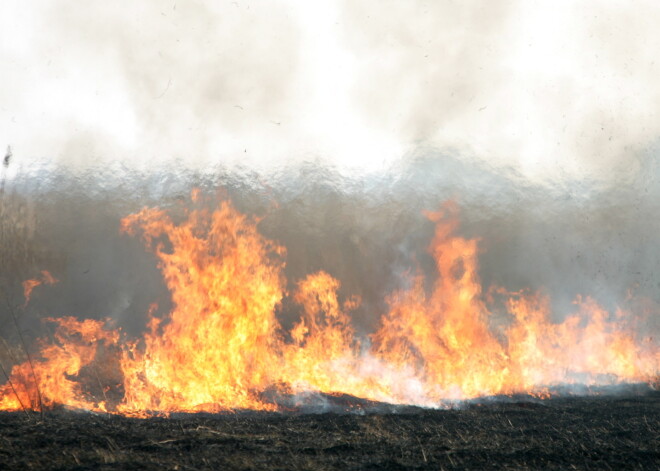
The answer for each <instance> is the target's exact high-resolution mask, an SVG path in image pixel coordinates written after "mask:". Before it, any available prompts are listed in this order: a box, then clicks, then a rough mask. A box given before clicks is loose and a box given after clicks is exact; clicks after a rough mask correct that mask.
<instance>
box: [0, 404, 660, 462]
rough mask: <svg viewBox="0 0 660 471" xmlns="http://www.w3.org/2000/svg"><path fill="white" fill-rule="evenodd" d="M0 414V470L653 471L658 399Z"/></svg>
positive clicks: (659, 433)
mask: <svg viewBox="0 0 660 471" xmlns="http://www.w3.org/2000/svg"><path fill="white" fill-rule="evenodd" d="M377 410H378V408H375V407H374V408H372V409H369V411H368V412H364V411H363V413H362V414H359V413H351V414H337V413H322V414H310V413H295V412H294V413H286V414H282V413H256V412H240V413H232V414H216V415H209V414H197V415H181V416H176V417H171V418H149V419H131V418H125V417H116V416H105V415H94V414H89V413H76V412H72V411H62V410H60V411H51V412H49V413H46V414H45V415H44V416H43V417H40V416H39V415H38V414H33V415H31V416H28V415H27V414H25V413H22V412H18V413H16V412H14V413H1V414H0V469H11V470H22V469H38V470H60V469H72V470H97V469H100V470H110V469H113V470H114V469H135V470H164V469H171V470H175V469H176V470H193V469H267V470H275V469H278V470H296V469H341V470H350V469H364V470H399V469H479V470H482V469H598V470H607V469H616V470H619V469H660V393H658V392H650V393H646V394H643V395H638V396H628V397H612V396H610V397H573V398H556V399H550V400H545V401H538V400H532V399H529V398H528V399H520V400H517V399H498V400H490V401H481V402H475V403H472V404H469V405H465V406H464V407H462V408H460V409H453V410H424V409H417V408H401V409H393V408H391V407H390V408H388V409H386V411H385V412H383V411H381V412H380V413H379V412H374V411H377Z"/></svg>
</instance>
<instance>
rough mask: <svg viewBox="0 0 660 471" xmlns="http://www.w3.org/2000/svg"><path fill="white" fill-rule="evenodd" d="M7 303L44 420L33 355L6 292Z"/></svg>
mask: <svg viewBox="0 0 660 471" xmlns="http://www.w3.org/2000/svg"><path fill="white" fill-rule="evenodd" d="M5 302H6V303H7V308H8V309H9V314H10V315H11V318H12V320H13V321H14V326H15V327H16V332H17V333H18V338H19V340H20V341H21V345H22V346H23V350H24V351H25V356H26V358H27V361H28V365H29V366H30V372H31V373H32V378H33V379H34V387H35V389H36V390H37V402H38V404H39V413H40V415H41V418H42V419H43V417H44V404H43V401H42V399H41V389H40V388H39V380H38V379H37V374H36V373H35V371H34V363H33V362H32V355H30V350H29V349H28V347H27V343H26V342H25V338H24V337H23V333H22V332H21V328H20V326H19V325H18V318H17V317H16V313H15V312H14V308H13V307H12V305H11V303H10V302H9V298H8V297H7V293H6V292H5Z"/></svg>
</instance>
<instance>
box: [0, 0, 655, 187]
mask: <svg viewBox="0 0 660 471" xmlns="http://www.w3.org/2000/svg"><path fill="white" fill-rule="evenodd" d="M0 8H1V10H0V14H2V17H3V18H5V22H4V24H3V28H2V32H1V33H0V34H2V41H1V43H2V46H0V57H1V58H2V63H3V64H4V70H5V74H4V75H3V76H4V80H3V87H2V90H0V99H1V101H2V103H3V106H2V109H0V130H1V131H0V142H3V143H5V145H7V144H8V145H12V147H13V148H14V150H15V154H16V158H17V159H23V161H34V160H35V159H37V158H42V157H44V156H47V157H48V158H50V159H57V160H58V161H59V162H61V163H64V164H65V165H67V166H69V168H72V169H74V168H77V169H80V168H88V167H90V166H93V165H95V164H98V163H99V162H105V163H107V162H111V161H114V160H116V159H119V160H121V161H123V162H125V163H127V164H129V165H130V166H131V167H132V168H138V169H151V170H153V168H154V165H157V166H171V165H182V166H185V167H188V168H194V169H198V170H199V169H204V168H208V167H209V166H215V165H217V164H219V163H221V164H222V165H234V164H238V163H240V164H242V165H244V166H248V167H250V168H257V169H262V170H265V169H269V170H273V169H275V168H279V167H281V166H282V165H286V164H289V163H291V162H301V161H308V160H310V158H311V160H314V159H317V158H319V159H321V160H322V161H324V162H326V163H330V164H332V165H337V166H338V167H339V168H340V169H341V170H342V172H344V173H350V172H355V171H360V172H365V171H373V170H381V171H382V170H384V169H386V168H388V166H389V165H391V164H392V163H394V162H396V161H397V160H398V159H401V158H405V156H406V155H407V154H409V153H410V152H413V153H415V152H417V149H418V148H419V146H420V145H423V146H425V147H432V148H434V149H436V150H437V151H440V152H443V153H446V152H450V151H451V152H454V153H456V154H459V155H462V156H467V157H470V158H474V159H476V160H478V161H480V162H482V163H483V164H488V165H490V166H493V167H495V168H498V169H499V171H503V172H507V171H509V169H511V168H513V169H515V170H516V171H517V172H519V173H520V174H521V175H522V176H523V177H524V178H526V179H528V180H530V181H532V182H535V183H536V184H538V183H542V182H544V183H548V182H557V181H564V180H566V179H585V178H587V179H597V180H601V181H604V182H606V183H608V184H613V183H614V182H617V181H621V179H622V178H625V179H626V181H627V182H628V181H630V180H631V179H633V178H634V177H635V175H637V173H638V172H640V171H641V166H642V165H640V163H639V162H638V159H639V155H640V153H643V152H644V151H645V150H646V149H647V148H648V146H649V145H652V144H653V142H654V141H655V139H656V136H657V135H658V133H659V131H660V129H659V128H658V126H659V125H658V124H657V123H658V122H660V120H658V119H657V111H656V110H657V109H658V105H659V104H660V92H659V90H660V89H659V88H658V85H657V80H656V77H657V76H658V69H657V68H658V65H657V64H656V61H655V57H654V52H653V51H655V50H657V48H658V46H660V44H659V43H660V33H658V30H657V28H656V27H655V26H656V25H657V23H658V20H659V19H660V7H658V5H657V4H656V3H654V2H642V3H636V4H635V5H629V4H627V3H621V2H604V3H603V2H601V3H599V4H597V5H594V4H593V3H591V2H549V1H535V2H522V1H498V2H488V4H487V5H485V4H483V2H449V1H441V2H429V1H422V0H419V1H413V2H395V1H388V2H376V1H372V0H365V1H361V2H340V1H336V2H329V3H328V2H324V4H323V5H322V6H320V5H306V4H304V3H301V2H296V1H293V0H281V1H276V2H267V3H264V2H249V1H245V0H241V1H235V2H234V1H223V2H211V1H174V0H173V1H171V2H165V3H164V2H156V1H146V2H140V3H139V4H135V5H133V4H130V5H129V4H114V3H113V4H109V3H108V2H101V1H90V2H84V3H83V4H81V3H80V2H73V1H68V0H65V1H61V0H59V1H53V0H40V1H37V2H29V3H28V2H20V1H15V0H8V1H5V2H3V4H2V6H1V7H0Z"/></svg>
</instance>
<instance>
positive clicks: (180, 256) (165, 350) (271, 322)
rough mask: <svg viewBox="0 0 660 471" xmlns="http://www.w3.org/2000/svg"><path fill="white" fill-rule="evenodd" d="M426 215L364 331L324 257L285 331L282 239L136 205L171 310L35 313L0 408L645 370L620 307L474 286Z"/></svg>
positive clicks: (402, 391)
mask: <svg viewBox="0 0 660 471" xmlns="http://www.w3.org/2000/svg"><path fill="white" fill-rule="evenodd" d="M193 199H194V200H195V201H198V200H199V195H198V194H194V195H193ZM427 216H428V218H429V219H430V220H431V221H432V222H433V223H435V226H436V231H435V236H434V238H433V240H432V242H431V244H430V247H429V252H430V254H431V255H432V256H433V258H434V260H435V263H436V268H437V278H436V279H435V281H434V282H433V284H432V285H430V286H429V285H428V282H427V280H425V279H424V277H423V276H422V275H421V274H417V275H414V276H411V279H410V287H409V288H408V289H404V290H400V291H397V292H394V293H391V294H390V295H389V296H388V299H387V301H388V304H389V310H388V312H386V313H385V314H384V315H383V316H382V318H381V320H380V323H379V326H378V329H377V330H376V332H374V333H373V334H371V335H370V336H367V337H360V336H358V335H357V334H356V331H355V329H354V327H353V326H352V322H351V312H352V311H354V310H355V309H356V308H358V307H359V306H360V299H359V298H358V297H348V299H344V300H342V299H340V297H339V294H338V293H339V288H340V281H339V280H337V279H335V278H333V277H332V276H331V275H330V274H328V273H326V272H324V271H321V272H318V273H314V274H310V275H308V276H307V277H306V278H304V279H303V280H299V281H297V283H296V285H295V289H294V291H293V293H292V294H291V299H292V300H293V301H294V302H295V303H297V304H299V305H300V306H301V310H302V316H301V318H300V320H299V321H298V322H296V323H295V324H294V326H293V327H292V329H291V330H290V331H288V332H285V331H284V329H283V327H282V325H281V324H280V322H279V320H278V317H277V314H278V312H279V311H280V310H281V306H282V300H283V299H284V298H285V297H286V296H289V293H287V284H286V280H285V278H284V275H283V273H284V266H285V257H286V250H285V248H284V247H282V246H280V245H278V244H277V243H275V242H273V241H270V240H268V239H266V238H265V237H263V236H262V235H261V234H260V233H259V231H258V230H257V225H258V221H257V220H254V219H251V218H249V217H247V216H245V215H243V214H241V213H239V212H238V211H237V210H236V209H234V208H233V206H232V205H231V204H230V203H229V202H223V203H221V204H220V206H219V207H218V208H217V209H216V210H215V211H209V210H207V209H199V208H197V209H193V210H191V211H190V212H189V213H188V214H187V217H186V218H185V220H183V221H180V222H177V221H175V220H174V219H173V217H172V216H171V215H169V214H168V213H167V212H166V211H163V210H160V209H155V208H151V209H149V208H146V209H143V210H142V211H140V212H139V213H137V214H133V215H130V216H128V217H126V218H125V219H124V220H123V221H122V223H121V229H122V231H123V232H125V233H127V234H130V235H134V236H140V237H141V239H142V240H143V242H144V244H145V245H146V247H147V248H148V249H149V250H151V251H153V253H154V254H155V256H156V258H157V260H158V266H159V268H160V270H161V272H162V274H163V278H164V281H165V283H166V285H167V287H168V289H169V291H170V293H171V297H172V305H173V308H172V310H171V312H170V313H169V314H168V315H167V316H164V317H162V318H161V317H156V316H155V315H154V314H153V312H151V313H149V322H148V325H147V328H148V329H147V333H146V334H145V335H144V336H143V337H142V338H139V339H129V338H126V336H125V335H123V334H122V333H121V332H120V331H119V330H118V329H111V328H109V327H108V325H107V323H106V322H103V321H94V320H85V321H79V320H76V319H75V318H72V317H65V318H61V319H48V320H47V321H48V322H52V323H54V324H55V325H56V326H57V328H56V330H55V333H54V339H53V341H52V342H46V341H45V340H42V341H41V343H40V353H39V355H38V357H35V358H33V359H31V360H29V361H26V362H23V363H19V364H17V365H15V366H14V368H13V369H12V370H11V373H10V375H9V380H8V382H7V384H5V385H4V386H2V388H1V389H0V409H5V410H18V409H22V408H30V409H38V408H44V407H46V408H47V407H53V406H55V405H58V404H63V405H67V406H71V407H76V408H83V409H89V410H96V411H106V410H107V411H110V412H114V413H120V414H126V415H137V416H144V415H149V414H169V413H171V412H175V411H188V412H192V411H219V410H234V409H259V410H276V409H278V408H279V407H280V406H279V403H278V400H279V399H280V398H282V397H283V396H285V395H289V396H290V395H295V394H298V393H304V392H308V391H320V392H325V393H328V394H349V395H352V396H356V397H361V398H364V399H369V400H377V401H386V402H391V403H406V404H421V405H427V406H438V405H441V404H442V403H443V401H446V400H456V399H466V398H473V397H478V396H483V395H492V394H512V393H517V392H527V393H532V394H538V395H543V394H546V392H547V388H548V387H552V386H555V385H560V384H567V383H580V384H586V385H596V384H614V383H619V382H649V383H653V382H654V381H657V377H658V371H659V366H660V352H659V349H658V345H657V342H655V341H654V340H653V339H651V338H648V337H647V338H644V337H640V336H639V335H638V334H636V332H638V330H639V329H636V328H635V327H636V326H635V325H634V323H633V319H636V318H635V317H633V316H632V315H631V313H629V312H626V311H624V310H618V311H617V312H615V313H613V314H612V313H608V312H606V311H605V310H604V309H603V308H602V307H600V306H599V305H598V304H597V303H596V302H595V301H594V300H592V299H590V298H584V299H578V300H577V302H576V304H577V312H576V313H575V314H573V315H570V316H568V317H567V318H566V319H565V320H564V321H563V322H561V323H554V322H551V320H550V309H549V302H548V300H547V299H545V298H544V297H543V296H542V295H540V294H535V293H527V292H518V293H509V292H507V291H506V290H504V289H503V288H491V290H489V291H488V292H487V293H485V294H484V292H483V289H482V286H481V283H480V280H479V276H478V252H479V247H478V241H477V240H474V239H466V238H463V237H460V236H458V235H457V234H456V232H457V227H458V210H457V208H456V205H455V204H452V203H448V204H446V205H445V206H444V207H443V208H442V210H441V211H439V212H437V213H428V215H427ZM46 273H47V272H44V273H43V279H42V280H37V281H34V280H32V282H26V284H25V285H24V286H25V297H26V303H27V299H29V296H30V293H31V291H32V289H34V288H35V287H36V286H38V284H41V283H42V282H46V283H49V282H51V281H50V280H54V278H52V276H50V275H48V276H46ZM53 282H54V281H53ZM494 295H497V296H499V297H501V298H503V299H504V302H503V305H504V306H505V308H506V316H507V321H506V322H505V324H503V325H502V324H501V323H500V324H498V322H499V321H498V322H496V321H495V319H494V315H493V311H492V307H491V304H492V303H493V300H492V298H493V296H494ZM500 317H501V316H500ZM108 365H111V366H108ZM112 365H114V366H112ZM92 372H94V374H92ZM113 372H116V373H117V374H116V376H117V377H116V378H115V377H114V373H113ZM91 377H94V378H93V379H94V380H93V381H91V380H90V378H91ZM90 381H91V382H94V381H96V382H97V383H98V384H97V386H96V387H91V386H89V384H88V383H90ZM104 382H105V383H104ZM99 385H101V386H102V387H101V393H99ZM106 392H108V393H110V392H112V393H113V394H110V395H106Z"/></svg>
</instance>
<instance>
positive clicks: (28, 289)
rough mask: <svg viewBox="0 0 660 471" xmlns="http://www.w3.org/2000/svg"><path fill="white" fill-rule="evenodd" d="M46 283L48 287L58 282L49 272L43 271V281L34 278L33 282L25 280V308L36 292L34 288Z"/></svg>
mask: <svg viewBox="0 0 660 471" xmlns="http://www.w3.org/2000/svg"><path fill="white" fill-rule="evenodd" d="M44 283H45V284H47V285H54V284H55V283H57V280H56V279H55V277H53V275H51V274H50V273H49V272H48V271H46V270H42V271H41V279H38V278H34V279H32V280H25V281H24V282H23V297H24V298H25V303H24V304H23V307H25V306H27V305H28V304H29V302H30V296H31V295H32V291H33V290H34V288H36V287H37V286H40V285H42V284H44Z"/></svg>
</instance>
